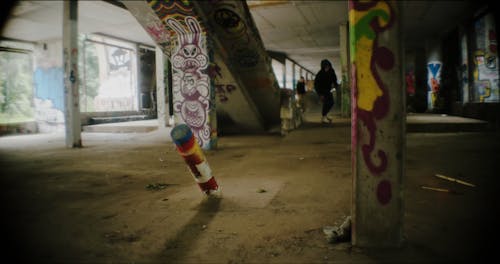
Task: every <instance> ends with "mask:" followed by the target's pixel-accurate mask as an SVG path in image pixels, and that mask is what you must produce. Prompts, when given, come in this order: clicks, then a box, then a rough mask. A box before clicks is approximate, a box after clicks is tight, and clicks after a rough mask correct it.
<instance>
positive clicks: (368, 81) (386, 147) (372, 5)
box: [349, 0, 405, 248]
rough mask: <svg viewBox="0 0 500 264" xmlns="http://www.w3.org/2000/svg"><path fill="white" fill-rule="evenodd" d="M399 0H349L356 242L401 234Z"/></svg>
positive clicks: (390, 243) (386, 243)
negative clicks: (367, 0)
mask: <svg viewBox="0 0 500 264" xmlns="http://www.w3.org/2000/svg"><path fill="white" fill-rule="evenodd" d="M400 15H401V13H400V8H399V3H398V2H397V1H396V0H393V1H376V2H359V1H354V0H349V37H350V48H351V49H350V52H351V74H352V85H351V88H352V95H353V97H352V102H351V104H352V108H351V111H352V140H351V144H352V170H353V199H352V203H353V204H352V221H353V222H352V243H353V245H354V246H359V247H383V248H386V247H397V246H400V245H401V243H402V239H403V197H402V191H403V186H402V180H403V176H404V163H403V162H404V158H405V152H404V150H405V107H404V105H405V102H404V94H403V93H404V89H403V87H404V86H403V72H402V66H403V65H402V63H401V57H402V56H401V50H402V48H401V35H400Z"/></svg>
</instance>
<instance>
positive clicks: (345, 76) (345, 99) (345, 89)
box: [339, 23, 351, 117]
mask: <svg viewBox="0 0 500 264" xmlns="http://www.w3.org/2000/svg"><path fill="white" fill-rule="evenodd" d="M339 32H340V65H341V67H342V85H341V87H340V91H341V98H340V100H339V101H340V115H341V116H342V117H350V116H351V88H350V87H351V76H350V74H349V72H350V66H349V61H350V60H349V28H348V26H347V23H341V24H340V26H339Z"/></svg>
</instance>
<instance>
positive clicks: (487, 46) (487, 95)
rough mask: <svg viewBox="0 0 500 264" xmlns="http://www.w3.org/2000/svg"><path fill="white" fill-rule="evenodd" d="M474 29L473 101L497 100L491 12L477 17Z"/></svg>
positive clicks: (495, 54) (497, 85) (496, 65)
mask: <svg viewBox="0 0 500 264" xmlns="http://www.w3.org/2000/svg"><path fill="white" fill-rule="evenodd" d="M474 30H475V33H476V40H475V42H476V43H475V44H476V50H475V51H474V63H475V65H474V66H475V67H474V101H475V102H480V103H483V102H484V103H489V102H499V101H500V97H499V84H498V52H497V38H496V30H495V19H494V17H493V14H491V13H489V14H487V15H485V16H483V17H481V18H479V19H477V20H476V22H475V25H474Z"/></svg>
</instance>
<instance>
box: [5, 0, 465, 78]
mask: <svg viewBox="0 0 500 264" xmlns="http://www.w3.org/2000/svg"><path fill="white" fill-rule="evenodd" d="M78 3H79V10H78V15H79V20H78V28H79V30H80V32H82V33H101V34H104V35H109V36H114V37H117V38H121V39H127V40H131V41H134V42H138V43H143V44H146V45H154V42H153V41H152V39H151V38H150V37H149V36H148V34H147V33H146V32H145V31H144V29H143V28H142V27H141V26H140V25H139V24H138V23H137V21H136V20H135V18H134V17H133V16H132V15H131V14H130V13H129V12H128V11H127V10H125V9H123V8H120V7H118V6H115V5H112V4H110V3H108V2H105V1H79V2H78ZM247 3H248V5H249V7H250V12H251V14H252V16H253V18H254V20H255V23H256V26H257V28H258V30H259V32H260V34H261V38H262V40H263V42H264V45H265V47H266V48H267V49H269V50H273V51H279V52H284V53H286V54H287V55H288V56H289V57H290V58H292V59H293V60H295V61H296V62H297V63H299V64H301V65H302V66H303V67H305V68H306V69H308V70H310V71H312V72H314V73H315V72H317V71H318V70H319V62H320V61H321V59H323V58H328V59H330V60H332V61H333V63H334V66H335V67H336V69H339V68H340V66H339V64H338V63H339V59H338V58H339V33H338V32H339V24H340V23H342V22H346V21H347V19H348V18H347V14H348V13H347V10H348V9H347V1H312V0H309V1H288V0H280V1H273V0H260V1H258V0H248V1H247ZM401 3H402V11H403V14H404V15H403V21H402V24H403V32H404V33H403V34H404V42H405V45H406V46H407V47H414V46H416V45H422V43H424V40H426V39H429V38H434V39H436V38H438V37H439V36H440V35H442V34H443V33H444V32H446V31H447V30H449V29H451V28H452V26H453V25H455V24H457V23H458V22H459V21H460V20H461V19H462V17H463V16H464V14H465V13H466V12H470V11H469V10H468V9H469V8H470V6H471V4H470V3H471V1H405V2H401ZM61 25H62V1H20V2H18V4H17V5H16V6H15V7H14V9H13V11H12V12H11V16H10V19H9V20H7V23H6V24H5V27H4V29H3V31H2V34H1V36H2V37H6V38H11V39H18V40H26V41H43V40H47V39H53V38H60V37H61V35H62V26H61Z"/></svg>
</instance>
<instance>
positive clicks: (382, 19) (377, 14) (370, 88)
mask: <svg viewBox="0 0 500 264" xmlns="http://www.w3.org/2000/svg"><path fill="white" fill-rule="evenodd" d="M389 16H390V7H389V5H388V4H387V3H386V2H378V3H377V5H376V6H374V7H373V8H370V9H368V10H366V11H358V10H355V9H351V10H349V22H350V23H353V24H354V25H355V26H354V30H355V31H356V32H353V33H354V34H353V35H351V38H352V37H354V39H353V41H355V42H354V43H352V42H351V43H352V44H354V45H352V44H351V47H352V48H354V50H353V54H354V56H353V60H354V61H355V62H356V65H357V72H356V78H357V82H358V101H357V105H358V108H360V109H363V110H366V111H372V110H373V106H374V103H375V101H376V100H377V98H378V97H380V96H382V94H383V91H382V89H380V87H379V86H378V84H377V81H376V80H375V77H374V76H373V72H372V69H371V62H372V57H373V42H374V40H375V37H376V32H375V31H374V30H373V29H372V28H371V26H370V22H371V21H372V20H373V18H377V19H378V25H379V26H380V27H384V26H386V25H387V23H388V22H389Z"/></svg>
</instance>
